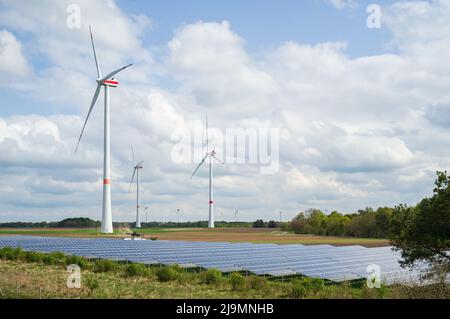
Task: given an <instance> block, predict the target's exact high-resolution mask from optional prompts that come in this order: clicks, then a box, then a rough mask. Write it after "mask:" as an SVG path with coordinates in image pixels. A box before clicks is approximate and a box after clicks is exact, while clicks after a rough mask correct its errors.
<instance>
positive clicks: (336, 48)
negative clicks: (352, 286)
mask: <svg viewBox="0 0 450 319" xmlns="http://www.w3.org/2000/svg"><path fill="white" fill-rule="evenodd" d="M345 3H347V2H345ZM345 3H344V2H341V1H339V2H335V4H336V5H337V6H344V5H345ZM66 5H67V2H60V1H56V2H47V3H44V4H40V3H39V4H33V5H31V6H25V5H23V4H21V3H20V2H2V4H1V5H0V7H1V8H2V9H1V10H0V21H1V22H0V26H2V27H3V26H4V27H7V28H8V29H10V30H13V31H14V32H17V34H22V33H23V34H26V38H27V42H26V44H25V43H24V45H25V46H26V47H27V48H29V50H33V49H36V53H35V54H36V56H37V57H38V58H39V60H45V61H46V63H44V64H39V63H37V64H36V65H35V64H33V69H34V73H35V75H38V76H40V77H41V78H42V79H43V80H42V81H40V84H39V85H31V84H30V83H23V82H13V83H10V86H12V87H15V88H17V89H19V90H20V92H26V93H30V94H32V95H33V96H38V95H39V96H41V98H40V100H44V101H48V102H49V103H51V105H52V106H53V107H54V108H56V110H55V109H52V108H49V109H46V110H43V111H42V113H43V114H44V113H55V114H54V115H47V116H45V115H26V116H8V117H2V118H0V170H1V171H2V174H1V178H0V185H2V186H1V187H0V193H1V196H0V198H2V200H0V219H2V220H7V219H11V218H12V217H11V216H13V215H14V216H17V215H18V214H20V215H18V216H20V217H23V219H27V218H28V219H31V218H33V219H35V220H36V219H46V218H51V219H59V218H61V215H64V216H75V215H77V214H83V215H85V214H87V215H89V216H91V217H95V218H99V216H100V214H99V207H100V203H101V183H100V180H101V173H102V171H101V165H102V142H103V139H102V133H103V118H102V102H103V101H102V99H99V101H98V105H97V106H96V108H95V109H94V112H93V114H92V117H91V118H90V121H89V124H88V127H87V129H86V131H85V135H84V137H83V141H82V144H81V147H80V149H79V152H78V153H77V154H74V153H73V150H74V147H75V144H76V140H77V138H78V134H79V130H80V129H81V125H82V123H83V120H84V116H85V113H86V111H87V108H88V105H89V102H90V99H91V98H92V94H93V90H94V86H95V82H94V78H95V70H94V62H93V58H92V53H91V48H90V43H89V37H88V32H87V22H89V21H90V18H92V17H94V16H97V15H98V16H99V18H98V20H96V23H95V25H94V32H95V36H96V40H97V41H96V45H97V50H98V53H99V56H100V60H101V66H102V68H103V70H105V71H106V70H109V68H113V67H116V66H119V65H121V64H122V63H126V62H128V61H133V62H137V65H135V66H133V67H132V68H130V69H129V70H127V71H126V72H125V71H124V72H123V74H121V76H120V79H121V81H122V82H123V85H122V86H121V87H119V88H118V89H116V90H113V91H112V99H111V121H112V126H111V134H112V156H113V159H112V165H113V192H114V194H113V195H114V196H113V205H114V218H115V220H132V218H133V216H134V212H133V205H134V195H133V194H129V193H128V183H129V179H130V178H131V173H132V166H131V158H130V157H131V155H130V144H131V143H132V144H133V146H134V149H135V153H136V157H138V158H140V159H143V160H145V165H144V170H143V172H142V173H143V174H142V191H143V193H142V196H141V197H142V199H143V202H145V204H148V205H150V206H151V210H152V218H155V219H159V220H168V219H174V218H176V208H182V209H183V211H184V212H185V213H184V214H185V217H184V218H185V219H192V220H193V219H201V218H202V219H206V216H207V214H206V211H207V201H206V199H207V173H206V171H204V170H202V171H201V172H199V175H198V176H196V178H195V179H193V180H190V179H189V176H190V174H191V172H192V170H193V169H194V167H195V164H192V165H178V164H175V163H173V162H172V161H171V158H170V155H171V150H172V146H173V143H174V142H173V141H171V140H170V137H171V133H172V131H173V129H175V128H177V127H188V128H194V127H199V125H200V121H201V120H202V119H203V117H204V114H205V112H206V111H208V114H209V119H210V125H211V126H212V127H217V128H219V129H221V130H224V129H225V128H227V127H243V128H246V127H267V126H271V127H279V128H280V129H281V132H280V133H281V141H280V151H281V157H280V161H281V163H280V164H281V166H280V171H279V172H278V173H276V174H274V175H271V176H262V175H260V174H259V172H260V171H259V167H255V166H252V165H225V166H220V167H217V171H216V176H217V178H216V180H215V184H216V187H217V189H216V196H217V198H216V203H217V210H218V211H221V212H222V213H224V214H225V215H227V216H229V218H228V219H230V220H231V219H232V217H231V216H232V214H233V212H234V211H235V209H236V208H239V209H240V211H241V217H240V218H241V220H245V219H249V220H251V219H256V218H260V217H263V218H266V219H268V218H275V217H274V212H278V211H279V210H283V211H284V212H285V216H286V218H287V217H288V216H289V214H291V215H294V214H295V213H296V212H297V211H298V210H299V209H304V208H308V207H312V206H317V207H320V208H327V209H329V210H331V209H339V210H342V211H343V212H351V211H352V210H355V209H358V208H361V207H365V206H377V205H394V204H398V203H399V202H408V203H411V204H412V203H414V202H416V201H418V200H419V199H420V198H421V197H423V196H425V195H428V193H429V191H430V189H431V188H432V181H433V171H434V170H436V169H441V168H445V167H448V165H450V160H449V159H450V153H449V151H448V150H447V148H446V147H443V145H446V143H447V139H448V128H449V123H448V122H449V115H448V114H447V113H449V112H447V106H448V105H449V102H450V96H449V93H448V87H450V76H449V74H450V72H448V71H450V63H449V62H448V61H446V60H445V59H442V56H443V54H446V52H448V51H449V50H448V49H449V45H448V43H450V42H448V41H447V40H448V37H450V30H448V28H447V27H446V25H444V23H443V21H445V19H444V18H445V16H446V14H445V12H447V11H446V10H448V9H449V6H448V4H446V3H445V2H444V1H435V2H431V3H429V4H423V3H419V2H408V3H405V2H402V3H400V4H394V5H392V6H389V7H387V8H385V9H383V12H386V20H383V21H386V24H387V26H388V27H389V28H390V30H391V32H392V36H393V42H392V44H393V45H395V46H396V48H398V49H399V53H397V54H383V55H377V56H366V57H359V58H350V57H348V55H346V47H347V44H346V43H344V42H325V43H319V44H315V45H310V44H304V43H296V42H292V41H291V42H286V43H283V44H280V45H274V46H273V47H271V48H270V49H267V48H266V50H264V51H262V52H259V54H258V55H252V54H250V53H249V52H248V50H247V49H246V46H245V39H243V38H242V37H241V36H239V35H238V34H237V33H236V32H234V31H233V30H232V26H231V25H230V23H228V22H226V21H223V22H196V23H193V24H188V25H184V26H182V27H180V28H179V29H177V30H175V32H174V35H173V38H172V39H171V41H169V42H168V43H167V47H166V48H163V49H160V50H159V51H158V52H166V53H167V54H166V55H163V56H162V57H160V59H158V60H160V61H162V62H161V63H160V64H157V63H156V62H154V60H153V54H152V53H151V52H150V51H149V50H148V49H147V48H146V46H145V44H143V43H142V42H141V40H140V39H141V37H142V34H143V32H144V30H146V28H148V26H149V23H150V22H149V21H150V20H149V18H148V17H147V16H140V17H139V18H136V17H132V16H128V15H127V14H125V13H124V12H123V11H122V10H121V9H120V8H118V7H117V6H116V5H115V4H114V2H112V1H98V2H91V1H89V2H87V1H86V2H84V1H83V2H81V6H82V15H83V24H82V29H80V30H69V29H67V28H66V27H65V24H64V23H65V14H61V12H65V6H66ZM440 12H444V13H442V14H441V13H440ZM447 16H448V15H447ZM111 21H114V22H115V23H114V27H113V28H114V29H113V30H112V31H109V30H108V27H109V26H111V23H110V22H111ZM116 26H117V30H116V29H115V28H116ZM433 30H436V33H432V32H433ZM30 68H31V67H30ZM155 69H156V70H158V71H157V72H159V71H160V70H164V73H162V74H165V76H166V78H165V80H169V81H170V85H165V84H159V85H158V82H157V81H155V79H154V78H153V76H154V72H155V71H154V70H155ZM62 83H63V84H64V86H62V85H61V84H62ZM161 83H165V82H161ZM49 110H52V112H49ZM36 113H40V110H36ZM61 113H66V114H67V115H60V114H61ZM220 155H221V154H219V156H220ZM30 180H31V181H32V182H31V183H30V182H29V181H30ZM143 204H144V203H143ZM37 212H40V213H42V215H39V214H37ZM36 216H39V218H37V217H36ZM289 217H290V216H289ZM14 218H18V217H14Z"/></svg>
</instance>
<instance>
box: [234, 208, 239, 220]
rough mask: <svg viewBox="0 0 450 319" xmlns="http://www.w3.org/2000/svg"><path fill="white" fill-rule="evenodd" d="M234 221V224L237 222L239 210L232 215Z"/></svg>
mask: <svg viewBox="0 0 450 319" xmlns="http://www.w3.org/2000/svg"><path fill="white" fill-rule="evenodd" d="M234 219H235V220H236V222H239V209H236V212H235V213H234Z"/></svg>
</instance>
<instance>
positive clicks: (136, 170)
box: [128, 146, 144, 228]
mask: <svg viewBox="0 0 450 319" xmlns="http://www.w3.org/2000/svg"><path fill="white" fill-rule="evenodd" d="M131 155H132V156H133V165H134V170H133V176H132V177H131V182H130V189H129V190H128V192H130V191H131V185H132V184H133V180H134V176H135V175H136V228H141V215H140V214H139V170H140V169H143V168H144V167H143V166H142V164H143V163H144V161H141V162H139V163H138V164H137V165H136V161H135V160H134V151H133V146H131Z"/></svg>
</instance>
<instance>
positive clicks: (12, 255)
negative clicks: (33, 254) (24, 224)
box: [0, 247, 24, 260]
mask: <svg viewBox="0 0 450 319" xmlns="http://www.w3.org/2000/svg"><path fill="white" fill-rule="evenodd" d="M23 255H24V251H23V250H22V248H12V247H4V248H2V249H0V256H1V258H2V259H7V260H16V259H19V258H21V257H23Z"/></svg>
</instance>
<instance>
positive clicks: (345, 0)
mask: <svg viewBox="0 0 450 319" xmlns="http://www.w3.org/2000/svg"><path fill="white" fill-rule="evenodd" d="M325 1H326V2H328V3H330V4H331V5H333V6H334V7H336V8H337V9H344V8H355V7H356V6H357V5H358V1H357V0H325Z"/></svg>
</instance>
